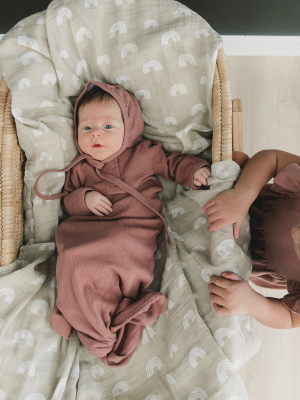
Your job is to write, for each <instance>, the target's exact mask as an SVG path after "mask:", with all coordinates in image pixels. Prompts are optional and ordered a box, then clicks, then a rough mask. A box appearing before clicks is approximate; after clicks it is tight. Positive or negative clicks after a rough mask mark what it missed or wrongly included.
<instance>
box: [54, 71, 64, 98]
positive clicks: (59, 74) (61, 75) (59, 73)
mask: <svg viewBox="0 0 300 400" xmlns="http://www.w3.org/2000/svg"><path fill="white" fill-rule="evenodd" d="M55 72H56V75H57V78H58V80H59V81H61V80H62V77H63V75H64V74H63V73H62V72H60V71H58V70H57V69H56V70H55ZM59 100H60V99H59Z"/></svg>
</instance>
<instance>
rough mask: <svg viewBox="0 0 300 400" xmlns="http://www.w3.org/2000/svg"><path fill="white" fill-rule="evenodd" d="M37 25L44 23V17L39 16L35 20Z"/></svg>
mask: <svg viewBox="0 0 300 400" xmlns="http://www.w3.org/2000/svg"><path fill="white" fill-rule="evenodd" d="M36 23H37V25H45V17H39V18H38V19H37V20H36Z"/></svg>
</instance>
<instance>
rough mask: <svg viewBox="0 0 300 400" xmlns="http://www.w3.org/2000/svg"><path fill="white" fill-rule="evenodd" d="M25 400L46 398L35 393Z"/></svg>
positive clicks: (44, 399) (43, 399) (42, 399)
mask: <svg viewBox="0 0 300 400" xmlns="http://www.w3.org/2000/svg"><path fill="white" fill-rule="evenodd" d="M25 400H46V398H45V396H43V395H42V394H40V393H33V394H31V395H30V396H28V397H26V399H25Z"/></svg>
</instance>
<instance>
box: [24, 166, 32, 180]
mask: <svg viewBox="0 0 300 400" xmlns="http://www.w3.org/2000/svg"><path fill="white" fill-rule="evenodd" d="M25 177H26V179H27V180H28V181H34V177H33V175H32V173H31V172H30V171H28V169H25Z"/></svg>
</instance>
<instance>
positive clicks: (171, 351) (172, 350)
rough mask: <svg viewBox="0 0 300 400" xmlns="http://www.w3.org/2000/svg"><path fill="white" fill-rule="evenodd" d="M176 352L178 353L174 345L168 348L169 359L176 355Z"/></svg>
mask: <svg viewBox="0 0 300 400" xmlns="http://www.w3.org/2000/svg"><path fill="white" fill-rule="evenodd" d="M177 351H178V348H177V346H176V345H175V344H174V343H172V344H171V347H170V357H171V358H173V357H174V354H175V353H177Z"/></svg>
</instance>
